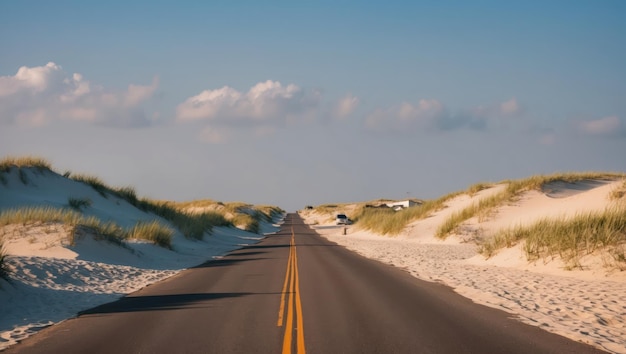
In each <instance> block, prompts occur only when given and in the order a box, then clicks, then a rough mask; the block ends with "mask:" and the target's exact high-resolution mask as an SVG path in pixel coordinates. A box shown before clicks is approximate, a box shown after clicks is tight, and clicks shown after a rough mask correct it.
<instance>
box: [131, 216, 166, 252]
mask: <svg viewBox="0 0 626 354" xmlns="http://www.w3.org/2000/svg"><path fill="white" fill-rule="evenodd" d="M172 237H174V230H172V229H171V228H170V227H169V226H167V225H163V224H161V223H160V222H158V221H156V220H154V221H148V222H145V221H140V222H138V223H137V224H136V225H135V226H133V227H132V228H131V229H130V231H128V238H129V239H139V240H148V241H152V242H154V243H155V244H156V245H158V246H161V247H164V248H169V249H171V248H172Z"/></svg>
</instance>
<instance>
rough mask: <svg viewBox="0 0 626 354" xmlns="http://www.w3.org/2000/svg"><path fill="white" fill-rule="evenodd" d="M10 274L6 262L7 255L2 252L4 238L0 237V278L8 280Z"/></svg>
mask: <svg viewBox="0 0 626 354" xmlns="http://www.w3.org/2000/svg"><path fill="white" fill-rule="evenodd" d="M10 274H11V269H10V268H9V265H8V264H7V255H6V253H5V252H4V240H3V239H2V238H0V278H1V279H4V280H7V281H8V280H9V276H10Z"/></svg>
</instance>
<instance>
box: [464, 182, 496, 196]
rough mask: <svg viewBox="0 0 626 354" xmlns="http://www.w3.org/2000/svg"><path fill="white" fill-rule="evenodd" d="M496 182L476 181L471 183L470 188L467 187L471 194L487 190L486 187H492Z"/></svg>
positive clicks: (468, 192)
mask: <svg viewBox="0 0 626 354" xmlns="http://www.w3.org/2000/svg"><path fill="white" fill-rule="evenodd" d="M493 186H494V184H493V183H485V182H481V183H476V184H473V185H471V186H470V187H469V188H468V189H467V194H469V195H470V196H473V195H475V194H476V193H478V192H480V191H482V190H485V189H489V188H491V187H493Z"/></svg>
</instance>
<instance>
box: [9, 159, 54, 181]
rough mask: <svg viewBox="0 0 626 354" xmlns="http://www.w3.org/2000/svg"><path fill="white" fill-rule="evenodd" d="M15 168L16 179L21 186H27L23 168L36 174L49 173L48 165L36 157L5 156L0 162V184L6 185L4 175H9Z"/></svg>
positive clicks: (49, 166)
mask: <svg viewBox="0 0 626 354" xmlns="http://www.w3.org/2000/svg"><path fill="white" fill-rule="evenodd" d="M14 167H15V168H17V170H18V177H19V179H20V181H21V182H22V184H28V176H27V175H26V171H25V170H24V168H29V167H30V168H34V169H35V170H36V171H37V172H43V171H51V170H52V168H51V165H50V163H49V162H48V161H47V160H45V159H43V158H40V157H36V156H23V157H14V156H7V157H4V158H2V159H1V160H0V183H2V184H3V185H6V184H7V183H8V180H7V178H6V176H5V174H7V173H9V172H10V171H11V169H12V168H14Z"/></svg>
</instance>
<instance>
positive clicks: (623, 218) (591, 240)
mask: <svg viewBox="0 0 626 354" xmlns="http://www.w3.org/2000/svg"><path fill="white" fill-rule="evenodd" d="M522 240H524V241H525V244H524V247H523V249H524V252H525V254H526V257H527V259H528V260H537V259H540V258H544V259H545V258H547V257H551V256H556V255H558V256H560V257H561V259H562V260H563V261H564V262H565V264H566V265H567V266H568V267H581V265H580V258H581V257H582V256H584V255H587V254H591V253H593V252H594V251H596V250H601V249H605V250H608V251H609V253H610V254H612V255H613V256H614V259H615V261H616V262H618V263H621V267H624V266H626V257H625V256H624V246H625V245H626V206H623V205H622V206H618V207H613V208H609V209H607V210H606V211H604V212H600V213H587V214H579V215H576V216H574V217H572V218H565V217H562V218H556V219H542V220H540V221H538V222H537V223H535V224H533V225H531V226H525V227H522V226H518V227H514V228H510V229H506V230H502V231H500V232H499V233H497V234H496V235H495V236H494V237H493V238H492V239H490V240H489V241H486V242H484V243H483V244H482V245H481V248H480V252H481V253H482V254H483V255H485V256H487V257H491V256H493V255H494V254H496V253H497V251H498V250H500V249H502V248H505V247H511V246H513V245H515V244H517V243H518V242H520V241H522Z"/></svg>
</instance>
